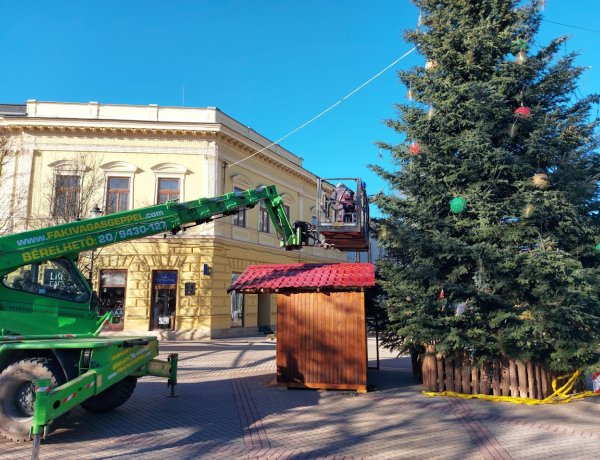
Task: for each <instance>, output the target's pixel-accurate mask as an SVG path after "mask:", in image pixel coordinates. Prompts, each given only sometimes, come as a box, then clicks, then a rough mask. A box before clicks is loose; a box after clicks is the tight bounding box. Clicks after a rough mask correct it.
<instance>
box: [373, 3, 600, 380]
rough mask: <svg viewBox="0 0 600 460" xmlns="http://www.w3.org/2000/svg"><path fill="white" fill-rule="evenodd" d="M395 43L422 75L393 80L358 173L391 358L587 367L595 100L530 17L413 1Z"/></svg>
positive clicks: (596, 290)
mask: <svg viewBox="0 0 600 460" xmlns="http://www.w3.org/2000/svg"><path fill="white" fill-rule="evenodd" d="M416 4H417V6H418V7H419V9H420V11H421V20H420V24H419V27H418V29H417V30H416V31H410V32H407V33H406V39H407V40H408V41H409V42H411V43H414V45H415V46H416V47H417V50H418V51H419V52H420V53H421V55H422V56H423V62H424V65H423V66H418V67H415V68H412V69H410V70H408V71H402V72H400V74H399V76H400V80H401V82H402V84H403V85H404V86H405V87H406V88H407V90H408V99H409V102H408V103H405V104H399V105H398V107H397V108H398V115H397V119H393V120H388V121H387V124H388V125H389V126H390V127H391V128H392V129H394V130H395V131H396V132H398V133H400V134H401V136H402V139H404V141H403V142H402V143H401V144H399V145H390V144H385V143H381V146H382V147H384V148H386V149H388V150H389V152H390V154H391V157H392V159H393V167H392V168H391V169H392V170H390V169H389V168H388V169H386V168H382V167H380V166H377V165H373V166H372V168H373V169H374V170H376V172H377V173H378V174H379V175H380V176H382V177H383V178H384V179H385V180H386V181H387V182H388V183H389V186H390V189H391V190H392V192H391V193H389V194H385V195H384V194H380V195H379V196H378V197H377V199H376V203H377V205H378V206H379V208H380V209H381V210H382V216H383V217H382V218H380V219H379V220H378V221H377V222H376V224H375V228H376V231H377V232H378V235H379V239H380V242H381V244H382V245H383V246H384V247H386V249H387V258H386V259H385V260H383V261H382V262H381V264H380V267H379V268H380V273H381V276H382V280H381V284H382V286H383V288H384V290H385V293H386V301H385V302H386V306H387V309H388V315H389V320H390V324H389V330H388V333H387V337H386V339H385V340H386V342H387V344H388V345H389V346H392V347H394V348H395V349H397V350H399V351H409V350H411V351H414V350H419V349H422V347H423V346H424V345H425V344H431V343H435V346H436V350H437V351H441V352H443V353H446V354H452V353H462V354H464V353H468V354H469V355H470V356H471V357H472V359H473V362H474V363H475V364H476V365H477V364H483V363H485V362H489V361H491V360H495V359H499V358H501V357H509V358H512V359H517V360H522V361H534V362H538V363H543V364H545V365H547V366H549V367H550V368H551V369H553V370H554V371H557V372H560V371H573V370H575V369H581V368H585V367H586V366H590V365H592V364H594V363H598V351H599V346H600V268H599V262H600V258H599V256H598V248H597V247H596V245H597V244H598V242H600V227H599V220H598V212H599V207H600V196H599V187H598V180H599V178H600V155H598V153H597V152H595V149H596V148H597V141H598V138H597V133H596V128H597V125H598V120H597V119H596V118H593V117H592V116H591V111H592V109H593V108H595V107H596V106H597V104H598V102H599V100H600V98H599V96H598V95H589V96H581V95H580V94H579V93H578V91H577V84H578V79H579V78H580V76H581V75H582V73H583V72H584V70H585V69H584V68H583V67H580V66H577V65H576V64H575V59H576V54H574V53H568V54H565V53H564V52H563V43H564V41H565V40H566V38H564V37H562V38H556V39H554V40H552V41H551V42H550V43H547V44H539V43H536V42H535V41H534V37H535V35H536V33H537V31H538V28H539V25H540V22H541V12H540V7H539V5H537V2H533V3H530V4H527V5H524V4H523V2H519V1H514V0H479V1H477V2H471V1H456V0H419V1H418V2H416Z"/></svg>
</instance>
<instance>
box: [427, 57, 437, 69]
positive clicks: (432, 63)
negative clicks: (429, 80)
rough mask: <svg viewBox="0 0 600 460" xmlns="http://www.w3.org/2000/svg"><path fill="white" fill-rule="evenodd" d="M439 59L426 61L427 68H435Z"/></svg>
mask: <svg viewBox="0 0 600 460" xmlns="http://www.w3.org/2000/svg"><path fill="white" fill-rule="evenodd" d="M437 65H438V64H437V61H435V60H433V59H429V60H428V61H427V62H426V63H425V70H433V69H435V68H436V67H437Z"/></svg>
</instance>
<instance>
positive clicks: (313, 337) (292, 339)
mask: <svg viewBox="0 0 600 460" xmlns="http://www.w3.org/2000/svg"><path fill="white" fill-rule="evenodd" d="M366 347H367V335H366V322H365V306H364V293H362V292H333V293H319V292H307V293H297V294H290V295H283V294H279V295H278V296H277V381H278V383H280V384H282V385H285V386H289V387H306V388H323V389H354V390H356V391H359V392H365V391H366V388H367V348H366Z"/></svg>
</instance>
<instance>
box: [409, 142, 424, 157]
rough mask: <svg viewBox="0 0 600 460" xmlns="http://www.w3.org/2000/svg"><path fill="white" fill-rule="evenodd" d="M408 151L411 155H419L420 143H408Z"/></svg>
mask: <svg viewBox="0 0 600 460" xmlns="http://www.w3.org/2000/svg"><path fill="white" fill-rule="evenodd" d="M408 153H410V154H411V155H419V154H420V153H421V144H419V143H418V142H413V143H412V144H410V147H409V148H408Z"/></svg>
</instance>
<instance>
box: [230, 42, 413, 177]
mask: <svg viewBox="0 0 600 460" xmlns="http://www.w3.org/2000/svg"><path fill="white" fill-rule="evenodd" d="M415 50H416V48H415V47H413V48H412V49H410V50H408V51H407V52H406V53H404V54H403V55H402V56H400V57H399V58H397V59H396V60H394V62H392V63H391V64H389V65H387V66H386V67H385V68H383V69H382V70H380V71H379V72H377V73H376V74H375V75H373V76H372V77H371V78H369V79H368V80H367V81H365V82H364V83H363V84H361V85H360V86H358V87H357V88H355V89H354V90H352V91H350V92H349V93H348V94H346V95H345V96H344V97H342V98H341V99H339V100H338V101H337V102H335V103H334V104H332V105H331V106H329V107H327V108H326V109H325V110H323V111H322V112H321V113H319V114H318V115H315V116H314V117H312V118H311V119H310V120H308V121H306V122H304V123H302V124H301V125H300V126H298V127H297V128H296V129H294V130H292V131H290V132H289V133H287V134H286V135H285V136H282V137H280V138H279V139H277V140H276V141H274V142H272V143H270V144H269V145H267V146H266V147H263V148H262V149H260V150H258V151H256V152H254V153H253V154H252V155H249V156H247V157H246V158H242V159H241V160H239V161H236V162H234V163H231V164H230V165H228V167H229V168H230V167H231V166H235V165H237V164H240V163H242V162H244V161H246V160H249V159H250V158H252V157H254V156H256V155H258V154H259V153H262V152H264V151H265V150H268V149H270V148H271V147H273V146H274V145H277V144H279V143H280V142H281V141H283V140H284V139H287V138H288V137H290V136H291V135H292V134H295V133H297V132H298V131H300V130H301V129H303V128H305V127H307V126H308V125H310V124H311V123H313V122H314V121H316V120H317V119H319V118H321V117H322V116H323V115H325V114H326V113H327V112H330V111H331V110H333V109H334V108H335V107H337V106H338V105H340V104H341V103H342V102H344V101H345V100H346V99H348V98H350V97H351V96H353V95H354V94H356V93H357V92H359V91H360V90H361V89H363V88H364V87H365V86H367V85H368V84H369V83H371V82H372V81H373V80H375V79H377V78H378V77H380V76H381V75H382V74H383V73H385V72H386V71H388V70H389V69H390V68H392V67H393V66H394V65H396V64H397V63H398V62H400V61H401V60H402V59H404V58H406V57H407V56H408V55H409V54H411V53H412V52H414V51H415Z"/></svg>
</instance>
